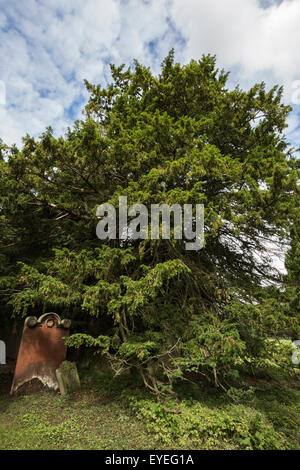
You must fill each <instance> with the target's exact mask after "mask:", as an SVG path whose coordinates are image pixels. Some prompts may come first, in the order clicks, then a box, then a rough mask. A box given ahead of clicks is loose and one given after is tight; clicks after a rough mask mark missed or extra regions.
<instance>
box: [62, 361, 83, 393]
mask: <svg viewBox="0 0 300 470" xmlns="http://www.w3.org/2000/svg"><path fill="white" fill-rule="evenodd" d="M56 377H57V381H58V385H59V391H60V393H61V395H67V394H69V393H73V392H77V391H78V390H80V380H79V376H78V372H77V367H76V364H75V362H70V361H64V362H62V364H61V365H60V367H59V368H58V369H57V370H56Z"/></svg>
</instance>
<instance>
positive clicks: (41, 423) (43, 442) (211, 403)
mask: <svg viewBox="0 0 300 470" xmlns="http://www.w3.org/2000/svg"><path fill="white" fill-rule="evenodd" d="M80 375H81V382H82V390H81V392H79V393H76V394H73V395H70V396H67V397H62V396H60V395H59V393H56V392H53V391H39V392H36V393H33V394H30V395H26V396H17V397H10V396H9V395H7V387H6V389H5V387H4V388H3V387H2V392H3V390H4V389H5V391H6V393H2V395H1V396H0V449H118V450H120V449H128V450H130V449H157V450H160V449H190V450H191V449H269V448H270V449H273V448H275V449H300V388H299V382H296V381H295V380H294V379H293V380H292V379H290V380H287V379H285V380H284V381H281V382H278V381H273V382H272V381H270V380H263V379H261V380H260V381H252V382H251V384H252V385H251V386H250V388H249V387H248V389H247V390H242V389H241V390H238V391H231V392H229V394H225V393H224V392H223V393H221V392H219V391H217V390H215V389H213V388H208V387H207V386H206V385H204V384H201V383H200V384H197V385H192V384H190V383H187V384H186V385H182V386H180V387H179V388H178V390H177V391H178V394H179V397H180V405H179V410H180V411H181V413H180V414H169V413H166V412H165V411H164V410H163V409H162V407H161V405H160V404H159V403H157V401H156V399H155V397H154V396H153V395H151V393H149V392H148V391H146V390H144V389H143V387H141V386H140V384H139V383H138V381H137V380H136V379H135V378H133V377H132V376H130V375H128V376H124V377H121V378H113V377H112V376H111V374H110V373H108V372H107V371H103V370H100V369H93V370H90V371H85V373H82V372H81V374H80ZM2 380H3V378H2ZM173 405H174V404H173Z"/></svg>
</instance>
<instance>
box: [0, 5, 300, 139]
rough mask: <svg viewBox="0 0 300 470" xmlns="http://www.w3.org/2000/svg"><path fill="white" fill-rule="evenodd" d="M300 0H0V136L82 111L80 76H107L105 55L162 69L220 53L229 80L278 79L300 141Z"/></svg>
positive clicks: (61, 125)
mask: <svg viewBox="0 0 300 470" xmlns="http://www.w3.org/2000/svg"><path fill="white" fill-rule="evenodd" d="M299 25H300V0H63V1H62V0H9V1H7V0H0V138H2V139H3V140H4V141H5V142H6V143H7V144H9V145H10V144H12V143H16V144H17V145H20V143H21V138H22V136H24V135H25V134H26V133H29V134H30V135H33V136H38V135H40V134H41V133H42V132H43V131H44V129H45V127H47V126H49V125H51V126H52V127H53V129H54V131H55V135H60V134H63V133H64V132H65V130H66V128H67V127H68V126H71V125H72V122H73V121H74V120H75V119H78V118H81V117H82V114H81V111H82V108H83V106H84V104H85V103H86V101H87V94H86V91H85V87H84V84H83V79H84V78H86V79H88V80H89V81H90V82H92V83H101V84H102V85H105V84H107V83H108V82H109V63H111V62H113V63H115V64H121V63H126V64H130V63H132V60H133V59H134V58H136V59H138V60H139V61H140V62H141V63H143V64H145V65H147V66H151V68H152V70H153V71H154V72H155V73H157V72H158V71H159V67H160V63H161V61H162V59H163V58H164V57H165V56H166V55H167V53H168V51H169V50H170V49H171V48H172V47H174V48H175V55H176V60H178V61H180V62H181V63H186V62H188V61H189V60H190V59H191V58H194V59H199V58H200V57H201V56H202V54H205V53H211V54H216V56H217V63H218V66H219V67H220V68H225V70H226V71H231V74H230V86H232V87H234V86H235V85H237V84H240V85H241V86H242V87H243V88H248V87H249V86H251V85H252V84H254V83H255V82H258V81H265V82H266V84H267V86H268V87H271V86H273V85H275V84H280V85H284V87H285V94H284V101H285V102H286V103H289V104H291V105H292V106H293V112H292V114H291V115H290V117H289V128H288V130H287V137H288V140H289V141H290V142H291V143H292V144H293V145H294V146H299V145H300V54H299V48H300V28H299Z"/></svg>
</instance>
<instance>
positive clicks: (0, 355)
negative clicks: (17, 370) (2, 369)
mask: <svg viewBox="0 0 300 470" xmlns="http://www.w3.org/2000/svg"><path fill="white" fill-rule="evenodd" d="M0 364H6V350H5V343H4V341H2V340H0Z"/></svg>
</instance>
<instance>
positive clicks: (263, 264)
mask: <svg viewBox="0 0 300 470" xmlns="http://www.w3.org/2000/svg"><path fill="white" fill-rule="evenodd" d="M227 78H228V73H225V72H224V71H223V70H218V69H217V68H216V59H215V57H213V56H210V55H207V56H203V57H202V58H201V59H200V60H198V61H196V60H192V61H191V62H190V63H188V64H187V65H180V64H179V63H175V61H174V52H173V51H171V52H170V53H169V55H168V56H167V57H166V58H165V60H164V61H163V63H162V66H161V71H160V73H159V75H154V74H153V73H152V72H151V70H150V69H149V68H147V67H145V66H143V65H141V64H140V63H138V62H135V65H134V67H133V68H127V69H126V67H125V66H123V65H122V66H120V67H117V66H114V65H112V66H111V83H110V84H109V85H108V86H101V85H93V84H91V83H88V82H86V87H87V90H88V91H89V93H90V99H89V102H88V104H87V105H86V107H85V115H84V117H83V119H82V120H80V121H76V122H75V123H74V126H73V128H72V129H68V132H67V133H66V135H65V136H64V137H58V138H56V137H54V136H53V132H52V130H51V128H48V129H47V130H46V131H45V132H44V134H43V135H41V136H40V138H39V139H34V138H33V137H30V136H29V135H27V136H26V137H24V139H23V146H22V148H21V149H17V148H16V147H13V148H7V147H6V146H5V145H4V144H2V147H1V148H2V150H1V161H0V165H1V178H0V191H1V205H0V206H1V209H0V210H1V214H0V215H1V219H0V224H1V244H2V250H1V270H2V271H1V273H0V274H1V278H0V295H1V303H2V305H5V312H7V315H15V316H17V315H23V316H26V315H29V314H34V315H36V314H37V313H39V312H40V313H42V312H44V311H56V312H57V313H59V314H62V315H63V316H66V317H71V318H72V319H73V335H72V336H71V338H70V340H69V344H70V345H73V346H77V347H79V346H81V345H86V346H89V347H91V348H92V349H93V350H99V351H101V352H102V353H103V354H105V355H107V357H109V359H110V361H111V364H112V366H113V368H114V369H115V371H116V372H117V373H120V372H122V371H123V370H124V369H127V368H131V369H132V368H134V369H137V370H138V371H139V372H140V373H141V375H142V377H143V379H144V382H145V384H147V385H148V386H149V387H151V388H152V389H153V390H155V391H157V392H158V393H164V390H165V389H164V384H165V383H167V382H170V383H173V381H174V380H175V381H176V380H178V379H180V377H182V376H183V374H184V373H185V372H186V371H194V372H198V373H200V374H204V375H205V376H206V377H207V378H208V379H209V380H213V381H214V382H215V383H216V384H219V383H222V384H223V383H226V380H227V378H228V377H230V375H232V373H233V371H235V373H236V370H237V368H238V367H239V366H240V365H241V364H247V365H249V364H251V361H255V360H256V358H257V357H260V358H264V357H268V355H269V354H270V351H269V350H268V347H269V346H268V341H267V339H268V338H269V337H270V336H274V337H275V336H276V335H277V334H279V332H280V334H282V332H284V331H285V330H290V329H291V328H292V329H293V331H296V332H297V331H299V309H298V311H296V309H295V310H293V309H291V310H289V311H288V312H287V311H285V312H284V311H282V310H278V311H277V310H276V309H273V310H272V309H271V310H270V309H267V308H266V309H264V308H263V302H264V299H263V298H262V297H261V295H260V294H258V292H261V291H260V287H261V286H264V285H269V284H272V283H273V284H274V283H275V284H277V285H279V284H280V282H281V281H282V276H281V275H280V273H278V272H276V270H274V268H272V256H273V251H272V250H271V249H270V246H271V245H272V246H274V243H276V244H277V245H276V246H278V245H279V244H281V246H282V247H283V248H282V249H284V247H285V246H287V245H288V244H289V241H290V233H291V230H292V227H294V226H295V217H296V214H297V211H298V209H299V207H298V206H297V204H298V203H297V197H296V194H297V191H299V186H298V187H297V185H298V181H299V164H298V160H297V158H296V152H295V151H294V150H293V149H292V147H291V146H290V145H289V144H288V142H287V141H286V137H285V128H286V127H287V126H286V118H287V116H288V114H289V112H290V111H291V108H290V107H289V106H286V105H285V104H283V103H282V88H280V87H277V86H276V87H274V88H272V89H270V90H267V89H266V86H265V84H264V83H259V84H256V85H255V86H253V87H252V88H250V89H249V90H246V91H245V90H242V89H241V88H240V87H236V88H235V89H233V90H232V89H229V88H228V87H227ZM119 196H127V198H128V206H130V205H131V204H136V203H142V204H144V205H146V206H147V207H148V208H149V213H150V206H151V204H164V203H165V204H169V205H170V206H171V205H172V204H180V205H182V206H183V205H184V204H192V205H193V207H195V206H196V204H204V208H205V209H204V210H205V213H204V223H205V243H204V247H203V248H202V249H200V250H198V251H188V250H186V248H185V243H184V240H178V239H174V237H172V234H171V237H170V239H169V240H165V239H158V240H157V239H156V240H152V239H151V238H150V237H149V238H148V239H145V240H143V239H138V240H133V239H131V238H130V237H128V239H126V240H120V239H119V238H118V237H119V236H120V234H118V237H117V238H116V239H115V240H99V239H98V238H97V236H96V225H97V222H98V219H97V217H96V208H97V207H98V205H100V204H103V203H111V204H113V205H114V206H115V207H116V208H117V207H118V198H119ZM298 200H299V199H298ZM150 223H151V220H150V219H149V224H150ZM298 235H299V233H298ZM298 235H297V236H298ZM270 243H271V245H270ZM293 243H294V244H295V243H296V242H295V241H293ZM297 243H298V242H297ZM293 246H294V245H293ZM3 311H4V310H3ZM87 325H89V326H88V327H87ZM91 325H97V327H95V328H94V329H93V327H91Z"/></svg>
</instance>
